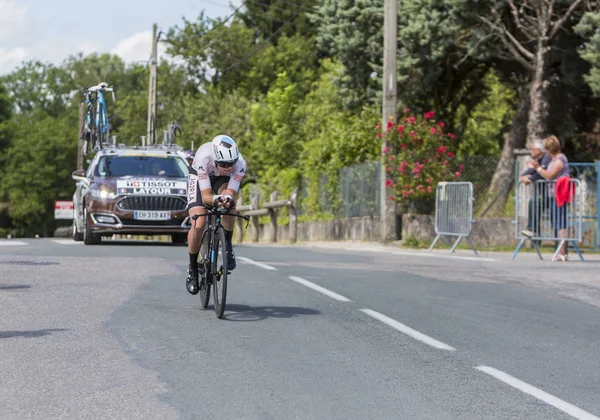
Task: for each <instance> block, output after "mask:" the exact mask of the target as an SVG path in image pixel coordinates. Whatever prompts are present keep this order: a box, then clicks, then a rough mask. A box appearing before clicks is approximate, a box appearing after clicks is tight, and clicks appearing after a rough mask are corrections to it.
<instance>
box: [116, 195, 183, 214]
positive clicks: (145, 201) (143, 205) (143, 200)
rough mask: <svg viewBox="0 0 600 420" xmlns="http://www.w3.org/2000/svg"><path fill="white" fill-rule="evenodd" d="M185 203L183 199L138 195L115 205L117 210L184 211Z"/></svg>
mask: <svg viewBox="0 0 600 420" xmlns="http://www.w3.org/2000/svg"><path fill="white" fill-rule="evenodd" d="M186 205H187V203H186V201H185V200H184V199H183V198H179V197H164V196H152V195H140V196H130V197H125V198H123V199H121V200H119V202H118V203H117V208H118V209H119V210H171V211H177V210H185V207H186Z"/></svg>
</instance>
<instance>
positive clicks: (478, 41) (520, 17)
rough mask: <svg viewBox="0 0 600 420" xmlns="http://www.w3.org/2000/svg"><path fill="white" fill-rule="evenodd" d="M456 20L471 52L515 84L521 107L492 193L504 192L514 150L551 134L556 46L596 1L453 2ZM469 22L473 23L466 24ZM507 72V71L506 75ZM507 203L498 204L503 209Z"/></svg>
mask: <svg viewBox="0 0 600 420" xmlns="http://www.w3.org/2000/svg"><path fill="white" fill-rule="evenodd" d="M454 4H455V5H456V8H455V16H456V18H457V19H459V20H461V21H462V22H463V25H465V26H470V40H469V41H470V42H469V43H470V51H471V54H472V55H473V56H477V57H480V58H481V59H492V60H494V61H495V62H497V63H498V64H500V68H502V66H503V65H504V64H507V63H508V64H509V65H511V66H512V65H514V64H518V66H519V67H518V68H517V69H514V68H513V67H504V71H505V72H504V74H505V75H506V78H507V79H508V80H512V81H514V82H515V83H516V84H517V92H518V94H519V100H518V106H517V110H516V113H515V115H514V120H513V124H512V127H511V131H510V133H509V134H508V135H507V136H506V141H505V144H504V149H503V152H502V156H501V159H500V162H499V163H498V167H497V170H496V173H495V175H494V179H493V181H492V185H491V189H490V191H499V190H502V191H504V192H505V191H506V189H505V188H506V185H507V183H508V184H509V185H510V182H511V181H509V180H512V178H513V171H514V155H513V152H512V151H513V149H515V148H521V147H523V146H524V144H525V139H529V140H530V141H533V140H539V139H542V138H544V137H545V136H546V135H547V134H549V129H548V128H549V126H548V123H549V115H550V100H549V99H550V89H551V87H552V80H553V78H554V77H556V76H557V73H558V68H559V66H558V63H557V61H556V59H557V57H560V55H559V54H557V51H556V46H557V44H558V42H559V39H560V38H561V37H563V36H565V34H569V33H570V32H572V29H573V25H574V24H576V23H577V22H578V21H579V19H580V18H581V17H582V15H583V14H584V12H585V11H586V10H590V9H592V8H594V7H597V4H596V2H595V1H593V0H547V1H539V0H489V1H486V2H480V1H477V0H454ZM467 22H470V24H469V23H467ZM507 70H508V71H507ZM505 200H506V194H504V199H502V200H499V201H498V202H497V206H496V207H497V208H502V207H503V206H504V203H505Z"/></svg>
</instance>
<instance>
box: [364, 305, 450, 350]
mask: <svg viewBox="0 0 600 420" xmlns="http://www.w3.org/2000/svg"><path fill="white" fill-rule="evenodd" d="M360 311H361V312H364V313H365V314H367V315H369V316H370V317H372V318H375V319H376V320H378V321H381V322H383V323H384V324H387V325H389V326H390V327H392V328H394V329H396V330H398V331H400V332H401V333H403V334H406V335H408V336H409V337H412V338H414V339H415V340H419V341H420V342H422V343H425V344H427V345H430V346H431V347H435V348H436V349H440V350H448V351H455V350H456V349H455V348H454V347H451V346H449V345H448V344H446V343H442V342H441V341H438V340H436V339H435V338H431V337H429V336H428V335H425V334H423V333H420V332H419V331H417V330H415V329H412V328H411V327H409V326H408V325H404V324H402V323H401V322H398V321H396V320H395V319H392V318H390V317H388V316H385V315H384V314H381V313H379V312H375V311H372V310H371V309H361V310H360Z"/></svg>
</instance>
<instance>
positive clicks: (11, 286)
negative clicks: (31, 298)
mask: <svg viewBox="0 0 600 420" xmlns="http://www.w3.org/2000/svg"><path fill="white" fill-rule="evenodd" d="M30 287H31V286H30V285H28V284H0V290H19V289H29V288H30Z"/></svg>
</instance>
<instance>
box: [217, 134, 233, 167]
mask: <svg viewBox="0 0 600 420" xmlns="http://www.w3.org/2000/svg"><path fill="white" fill-rule="evenodd" d="M212 148H213V160H214V161H215V163H216V164H217V165H218V164H222V163H224V164H228V166H231V165H234V164H235V163H236V162H237V161H238V159H239V157H240V152H239V151H238V147H237V145H236V144H235V141H234V140H233V139H232V138H231V137H229V136H225V135H219V136H217V137H215V138H214V139H212Z"/></svg>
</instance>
